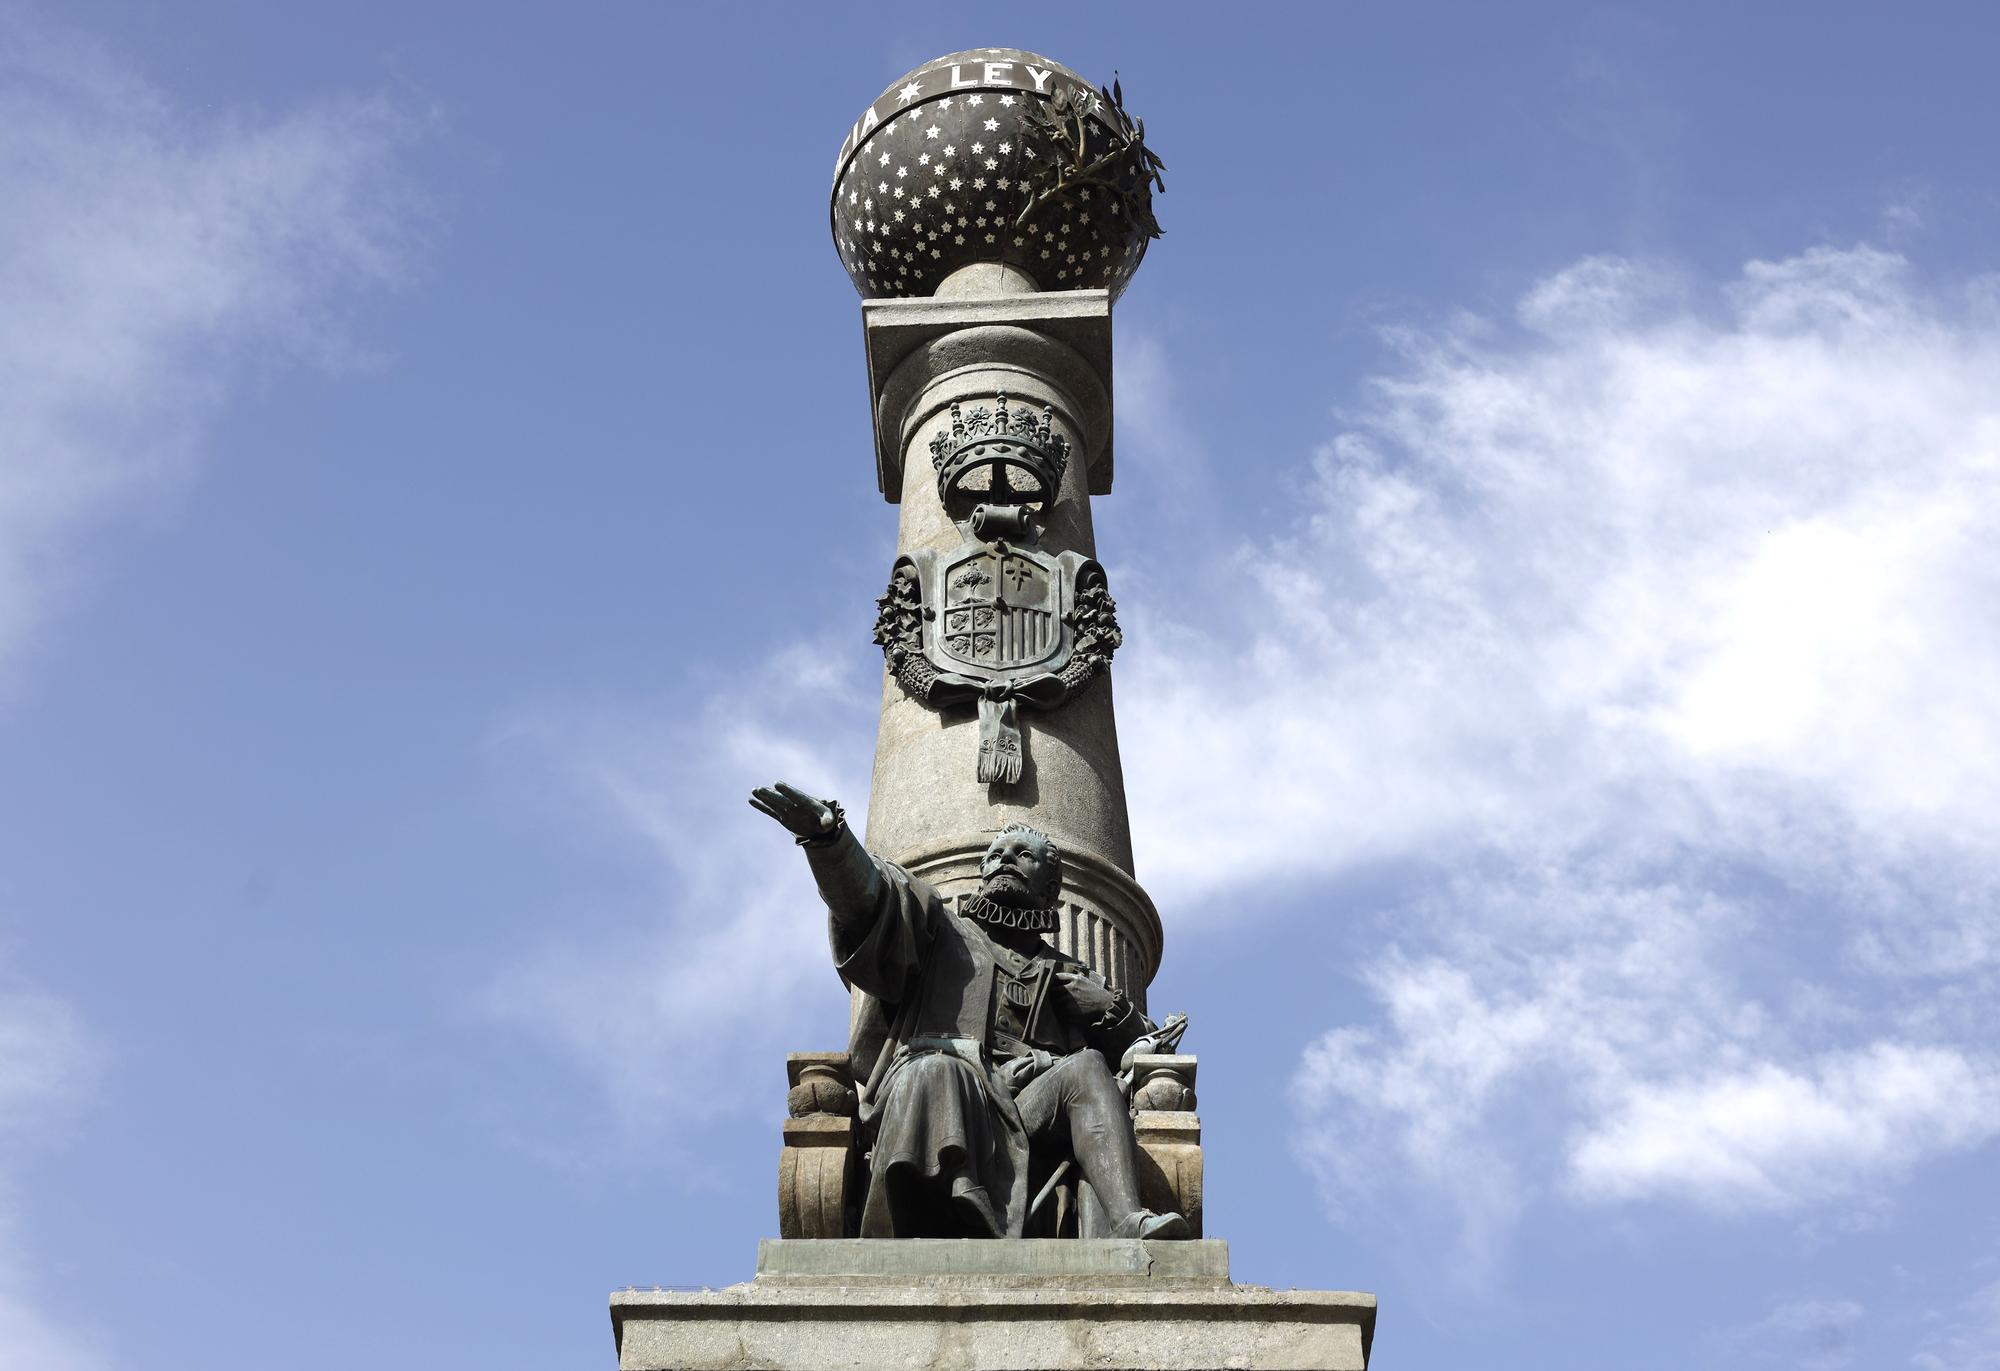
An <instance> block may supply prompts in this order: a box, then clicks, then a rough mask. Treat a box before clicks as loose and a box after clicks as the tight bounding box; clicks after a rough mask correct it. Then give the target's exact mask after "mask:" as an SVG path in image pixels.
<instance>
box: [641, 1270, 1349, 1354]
mask: <svg viewBox="0 0 2000 1371" xmlns="http://www.w3.org/2000/svg"><path fill="white" fill-rule="evenodd" d="M611 1325H612V1330H613V1332H614V1334H615V1335H616V1338H617V1343H618V1364H619V1366H620V1367H621V1368H624V1371H794V1369H796V1371H900V1369H901V1368H908V1369H909V1371H920V1369H921V1371H1066V1369H1067V1368H1072V1367H1074V1368H1079V1371H1081V1368H1089V1369H1090V1371H1155V1369H1157V1371H1215V1369H1216V1368H1223V1367H1229V1368H1240V1371H1266V1368H1269V1369H1270V1371H1280V1369H1281V1368H1282V1371H1364V1369H1365V1368H1366V1366H1367V1365H1368V1351H1369V1343H1370V1340H1371V1339H1372V1337H1373V1334H1374V1330H1375V1297H1374V1296H1372V1295H1363V1294H1356V1293H1352V1292H1348V1291H1305V1290H1267V1289H1264V1288H1263V1287H1260V1286H1245V1285H1233V1284H1231V1283H1230V1280H1229V1249H1228V1245H1227V1244H1226V1243H1222V1242H1217V1241H1206V1242H1151V1243H1149V1242H1137V1241H1120V1240H1114V1239H1099V1240H1090V1241H1080V1240H1075V1239H1059V1238H1051V1239H1033V1238H1030V1239H1022V1240H1018V1241H1004V1242H993V1241H988V1242H978V1241H966V1240H951V1239H911V1240H903V1241H885V1240H868V1239H846V1240H835V1241H782V1240H767V1241H766V1242H764V1243H762V1244H761V1245H760V1246H759V1248H758V1253H757V1275H756V1278H755V1279H754V1280H752V1281H750V1282H748V1283H747V1284H744V1285H733V1286H730V1287H728V1288H727V1289H723V1290H701V1291H668V1290H622V1291H619V1292H618V1293H616V1294H614V1295H613V1296H612V1297H611Z"/></svg>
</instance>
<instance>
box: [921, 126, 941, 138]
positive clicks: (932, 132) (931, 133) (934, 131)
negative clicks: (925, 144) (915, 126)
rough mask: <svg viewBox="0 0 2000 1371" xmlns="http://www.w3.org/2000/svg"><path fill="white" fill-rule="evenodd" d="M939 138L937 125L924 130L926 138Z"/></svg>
mask: <svg viewBox="0 0 2000 1371" xmlns="http://www.w3.org/2000/svg"><path fill="white" fill-rule="evenodd" d="M937 136H938V126H937V125H936V124H932V125H931V126H930V127H929V128H927V129H925V130H924V137H926V138H935V137H937Z"/></svg>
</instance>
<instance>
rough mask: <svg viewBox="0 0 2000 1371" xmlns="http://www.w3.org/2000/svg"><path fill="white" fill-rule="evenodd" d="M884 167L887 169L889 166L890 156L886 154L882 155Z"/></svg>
mask: <svg viewBox="0 0 2000 1371" xmlns="http://www.w3.org/2000/svg"><path fill="white" fill-rule="evenodd" d="M882 165H883V166H885V167H886V166H888V165H889V154H888V153H886V152H885V153H883V154H882Z"/></svg>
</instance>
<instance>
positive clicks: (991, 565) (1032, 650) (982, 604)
mask: <svg viewBox="0 0 2000 1371" xmlns="http://www.w3.org/2000/svg"><path fill="white" fill-rule="evenodd" d="M878 604H879V605H880V607H881V613H880V615H879V616H878V618H877V620H876V625H875V641H876V642H877V643H879V644H881V647H882V651H883V653H884V654H885V655H886V656H887V658H888V661H889V667H890V670H891V671H893V672H894V673H895V675H896V679H897V680H899V681H900V682H901V683H902V685H903V688H904V689H905V690H907V691H909V693H910V694H912V695H914V696H915V697H916V698H918V699H920V700H922V701H924V702H925V703H926V704H930V705H933V706H938V707H943V706H948V705H955V704H964V703H970V702H973V701H977V702H978V704H979V725H980V727H979V779H980V780H981V781H984V782H987V783H989V784H996V785H1006V784H1011V783H1013V782H1015V781H1018V780H1019V779H1020V778H1021V750H1022V739H1021V730H1020V718H1019V708H1020V706H1021V705H1023V704H1026V705H1029V706H1031V707H1033V708H1036V709H1054V708H1055V707H1057V706H1058V705H1060V704H1062V703H1063V702H1064V701H1065V700H1067V699H1068V698H1069V697H1070V696H1071V695H1073V694H1075V693H1076V692H1077V691H1079V690H1082V689H1083V688H1084V687H1085V686H1087V685H1089V684H1090V682H1091V681H1092V680H1094V679H1095V678H1096V676H1097V674H1098V672H1099V671H1101V670H1102V669H1103V668H1104V666H1105V665H1106V664H1107V663H1108V662H1109V661H1110V660H1111V654H1112V653H1113V652H1114V651H1115V650H1116V649H1117V647H1118V644H1119V641H1120V635H1119V632H1118V619H1117V607H1116V605H1114V604H1113V603H1112V600H1111V595H1110V592H1109V591H1108V590H1107V589H1106V587H1105V581H1104V569H1103V568H1102V567H1100V566H1099V565H1098V564H1097V563H1096V562H1094V561H1092V560H1091V559H1090V558H1088V557H1085V556H1083V555H1082V554H1080V553H1076V552H1061V553H1049V552H1044V551H1042V550H1041V549H1039V548H1036V547H1034V546H1032V545H1025V544H1021V543H1015V542H1010V541H1005V540H996V541H993V542H981V541H976V540H972V539H968V540H967V542H966V544H965V545H964V546H962V547H960V548H958V549H957V550H955V551H952V552H947V553H937V552H923V551H920V552H915V553H912V554H910V555H908V556H905V557H902V558H899V559H898V560H897V562H896V565H895V568H894V570H893V571H892V572H891V573H890V579H889V589H888V591H887V593H885V594H884V595H883V596H882V598H881V599H880V601H878Z"/></svg>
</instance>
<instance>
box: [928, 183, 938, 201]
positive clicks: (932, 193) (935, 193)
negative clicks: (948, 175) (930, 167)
mask: <svg viewBox="0 0 2000 1371" xmlns="http://www.w3.org/2000/svg"><path fill="white" fill-rule="evenodd" d="M926 193H927V194H928V195H929V196H930V197H931V199H933V200H935V199H937V197H938V188H937V183H936V182H932V183H931V188H930V190H929V191H928V192H926Z"/></svg>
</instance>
